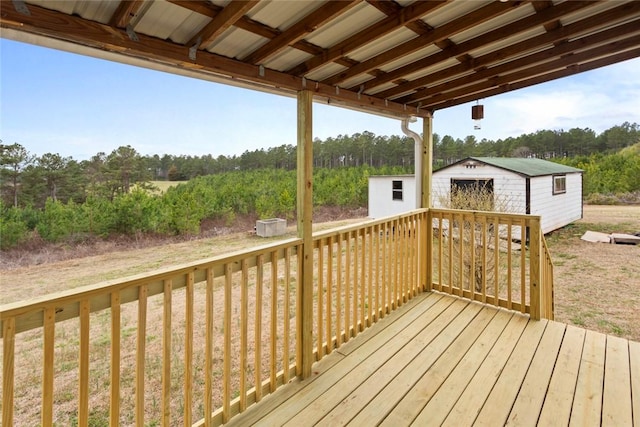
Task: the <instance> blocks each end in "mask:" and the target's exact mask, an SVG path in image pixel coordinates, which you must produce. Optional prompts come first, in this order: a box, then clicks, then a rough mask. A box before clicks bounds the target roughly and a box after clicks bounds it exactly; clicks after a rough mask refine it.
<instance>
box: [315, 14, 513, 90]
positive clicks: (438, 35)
mask: <svg viewBox="0 0 640 427" xmlns="http://www.w3.org/2000/svg"><path fill="white" fill-rule="evenodd" d="M520 4H521V3H520V2H508V3H503V2H494V3H489V4H488V5H486V6H484V7H481V8H480V9H478V10H475V11H473V12H471V13H468V14H466V15H464V16H462V17H460V18H458V19H455V20H453V21H451V22H449V23H447V24H444V25H442V26H440V27H438V28H434V30H433V31H431V32H429V33H427V34H424V35H422V36H418V37H416V38H414V39H412V40H409V41H408V42H405V43H403V44H401V45H399V46H396V47H395V48H394V49H391V50H388V51H386V52H383V53H381V54H380V55H377V56H374V57H373V58H370V59H368V60H366V61H363V62H361V63H360V64H358V65H355V66H353V67H351V68H349V69H348V70H345V71H343V72H341V73H338V74H336V75H334V76H332V77H329V78H328V79H325V80H323V83H326V84H328V85H337V84H339V83H341V82H343V81H345V80H347V79H349V78H351V77H355V76H357V75H358V74H362V73H366V72H367V71H370V70H372V69H374V68H377V67H380V66H382V65H384V64H387V63H389V62H392V61H395V60H396V59H399V58H401V57H403V56H405V55H410V54H412V53H414V52H415V51H417V50H419V49H423V48H424V47H425V46H428V45H430V44H433V43H437V42H440V41H443V40H445V39H447V38H449V37H450V36H451V35H453V34H457V33H460V32H462V31H464V30H467V29H469V28H471V27H473V26H474V25H478V24H479V23H482V22H486V21H488V20H490V19H491V18H494V17H496V16H498V15H501V14H503V13H505V11H507V10H513V9H514V8H516V7H519V6H520Z"/></svg>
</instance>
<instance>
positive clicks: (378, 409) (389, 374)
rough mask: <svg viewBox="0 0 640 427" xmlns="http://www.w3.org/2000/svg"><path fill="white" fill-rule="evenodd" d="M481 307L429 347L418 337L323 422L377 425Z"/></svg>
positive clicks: (467, 312) (463, 315)
mask: <svg viewBox="0 0 640 427" xmlns="http://www.w3.org/2000/svg"><path fill="white" fill-rule="evenodd" d="M481 308H482V306H480V305H479V304H469V305H467V306H466V307H465V308H464V309H463V310H462V311H461V312H460V313H459V315H458V316H456V317H455V318H454V319H453V320H451V321H450V322H449V323H448V324H447V326H446V327H445V328H444V329H443V330H442V332H441V333H440V334H439V335H438V336H437V337H435V338H434V339H433V340H432V341H430V342H429V343H428V344H426V343H425V342H424V341H422V339H421V338H419V337H416V339H415V340H412V341H411V342H409V343H408V344H407V345H406V346H405V347H403V348H402V349H401V350H400V351H398V352H397V353H396V354H394V355H393V356H392V357H391V358H389V359H388V361H387V362H386V363H385V364H384V365H383V366H381V367H380V368H379V369H378V370H376V371H375V372H374V373H373V375H371V376H370V377H368V378H367V379H366V380H365V381H364V382H362V383H361V384H360V385H359V386H358V387H357V388H356V389H354V390H353V391H352V392H351V393H350V394H349V396H347V397H346V398H344V400H343V401H342V402H340V403H339V405H337V406H336V407H335V408H334V409H333V410H332V411H331V412H329V413H327V414H326V415H325V416H324V417H323V418H322V419H321V421H320V423H321V424H325V425H337V424H343V423H351V424H352V425H356V426H359V425H360V426H361V425H375V424H376V423H377V422H378V421H379V420H380V417H382V416H383V415H384V414H386V413H387V412H389V411H390V410H391V409H392V408H393V406H395V403H396V402H397V401H398V400H399V399H401V398H402V397H403V396H404V395H405V394H406V393H407V391H408V390H409V389H411V387H412V386H413V385H415V383H416V381H418V380H419V379H420V377H421V375H422V374H423V373H424V372H425V371H426V370H427V369H429V368H430V367H431V366H432V365H433V364H434V363H435V362H436V360H438V358H439V357H440V355H442V354H443V353H444V352H445V351H446V349H447V348H448V347H450V346H451V345H452V343H454V342H455V341H456V340H457V339H458V338H459V337H460V336H461V334H463V333H464V332H465V329H468V326H469V323H470V322H472V321H474V320H475V317H476V316H477V315H478V314H479V313H480V311H481ZM487 317H489V316H486V314H485V315H483V316H482V319H483V320H480V321H478V323H479V325H478V326H479V328H483V327H484V325H486V322H487V321H488V319H486V318H487ZM483 322H484V324H483ZM474 329H475V328H474ZM465 339H468V338H465ZM427 349H428V351H426V350H427ZM356 414H357V416H356ZM354 416H355V418H354Z"/></svg>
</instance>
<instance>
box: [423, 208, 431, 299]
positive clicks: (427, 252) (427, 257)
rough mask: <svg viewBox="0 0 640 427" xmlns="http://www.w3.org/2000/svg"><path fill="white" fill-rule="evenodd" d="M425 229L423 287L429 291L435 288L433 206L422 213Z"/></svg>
mask: <svg viewBox="0 0 640 427" xmlns="http://www.w3.org/2000/svg"><path fill="white" fill-rule="evenodd" d="M422 218H423V220H422V224H423V230H424V232H423V233H422V238H423V239H422V240H423V244H422V250H423V252H422V253H423V254H424V257H423V262H422V263H421V264H422V265H421V268H420V273H421V275H422V277H423V278H424V279H423V280H424V285H423V287H422V289H423V290H424V291H426V292H429V291H431V290H432V289H433V213H432V212H431V208H427V212H426V213H425V214H424V215H422Z"/></svg>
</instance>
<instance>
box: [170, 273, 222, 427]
mask: <svg viewBox="0 0 640 427" xmlns="http://www.w3.org/2000/svg"><path fill="white" fill-rule="evenodd" d="M172 292H173V289H172V288H171V280H166V281H165V282H164V299H163V305H162V308H163V310H162V425H163V426H165V427H168V426H169V425H171V334H172V329H171V311H172V304H171V296H172V295H171V294H172ZM210 413H211V412H209V414H210ZM207 415H208V414H207ZM207 418H208V417H207Z"/></svg>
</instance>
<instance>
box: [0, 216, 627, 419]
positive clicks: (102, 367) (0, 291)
mask: <svg viewBox="0 0 640 427" xmlns="http://www.w3.org/2000/svg"><path fill="white" fill-rule="evenodd" d="M361 220H362V218H360V219H349V220H344V221H339V222H329V223H319V224H316V225H315V226H316V228H317V229H326V228H333V227H337V226H341V225H345V224H347V223H353V222H356V221H361ZM586 230H596V231H605V232H635V231H640V206H622V207H621V206H602V207H601V206H585V210H584V219H582V220H580V221H578V222H576V223H574V224H572V225H570V226H568V227H565V228H564V229H562V230H559V231H557V232H555V233H553V234H551V235H549V236H547V240H548V242H549V247H550V251H551V253H552V258H553V259H554V263H555V313H556V320H558V321H560V322H565V323H569V324H574V325H577V326H581V327H585V328H588V329H593V330H597V331H601V332H605V333H608V334H614V335H618V336H622V337H625V338H629V339H632V340H635V341H640V322H638V314H637V313H638V312H640V281H639V280H638V277H640V262H639V261H638V260H640V246H627V245H610V244H596V243H588V242H585V241H582V240H580V237H581V236H582V234H583V233H584V231H586ZM295 234H296V232H295V227H294V226H290V227H289V230H288V233H287V235H286V236H285V237H293V236H295ZM276 239H279V238H270V239H264V238H261V237H257V236H255V234H253V233H249V232H246V231H245V232H241V233H231V234H226V235H223V236H218V237H214V238H205V239H194V240H190V241H184V242H178V243H171V244H164V245H161V246H149V247H143V248H137V247H135V245H131V244H129V245H128V246H119V245H118V244H117V242H116V243H112V244H113V247H112V248H111V250H108V251H105V253H101V254H99V255H93V256H86V257H80V258H73V259H67V260H64V261H56V262H46V260H47V259H55V257H53V256H52V257H50V258H48V257H47V254H42V256H41V257H40V258H35V257H34V258H30V262H27V261H26V260H25V262H23V263H22V265H21V266H18V267H15V268H3V269H2V270H0V303H8V302H13V301H19V300H22V299H25V296H28V297H31V298H32V297H36V296H41V295H46V294H48V293H51V292H55V291H59V290H63V289H70V288H75V287H78V286H82V285H87V284H93V283H97V282H101V281H104V280H109V279H115V278H120V277H125V276H130V275H133V274H137V273H142V272H146V271H152V270H156V269H159V268H162V267H167V266H170V265H177V264H183V263H187V262H190V261H195V260H199V259H203V258H208V257H211V256H214V255H217V254H222V253H226V252H231V251H236V250H241V249H244V248H247V247H253V246H257V245H262V244H264V243H267V242H269V241H273V240H276ZM38 260H40V261H38ZM37 262H40V264H38V265H36V264H35V263H37ZM3 265H4V264H3ZM176 300H177V301H179V300H180V298H178V297H177V296H176ZM216 301H222V298H217V299H216ZM150 307H155V309H156V310H154V309H151V310H150V312H149V319H150V320H149V323H150V324H151V325H161V320H160V316H161V311H162V310H161V308H160V307H161V305H160V304H156V302H155V301H151V302H150ZM130 308H131V309H132V310H133V311H132V312H131V313H128V312H127V313H124V320H123V330H122V337H123V340H124V341H123V342H124V344H123V345H124V346H125V347H130V348H135V316H134V314H135V313H134V311H135V310H134V309H135V306H134V305H132V307H130ZM93 316H94V320H93V321H92V326H91V327H92V331H91V336H92V337H98V338H97V344H95V347H94V351H92V355H91V371H92V374H91V375H92V378H93V379H94V380H92V383H91V399H92V401H91V402H92V403H91V407H92V408H94V409H93V410H92V414H91V417H92V420H93V421H94V422H93V425H106V424H104V422H106V418H107V415H106V412H105V411H106V409H105V402H108V384H107V383H106V382H105V381H107V380H106V379H105V375H103V374H104V373H105V372H108V351H109V345H108V342H109V341H108V336H107V335H108V334H106V333H105V332H104V331H105V330H107V329H108V328H107V327H106V326H105V325H107V324H108V323H109V315H108V313H107V312H104V313H96V314H95V315H93ZM132 319H133V320H132ZM132 325H133V326H132ZM77 327H78V326H77V322H75V321H69V322H64V324H61V325H59V326H57V327H56V356H55V361H56V377H55V378H56V379H55V381H56V385H55V390H56V406H57V408H58V409H57V410H59V411H61V412H62V413H63V414H61V415H60V417H59V418H57V419H58V420H61V422H63V423H64V424H69V423H70V424H73V423H74V421H75V420H74V419H73V416H74V410H75V405H76V400H75V397H76V393H77V386H76V383H77V379H76V378H75V376H76V375H77V370H76V369H75V368H74V367H75V366H76V365H77V361H76V359H77V354H78V340H77V338H75V331H76V330H77ZM103 328H104V329H103ZM175 333H176V334H180V333H181V332H180V330H179V329H176V332H175ZM103 335H104V337H105V338H104V339H102V337H103ZM160 336H161V332H160V331H159V330H157V331H156V330H155V329H150V330H149V333H148V336H147V338H148V343H147V345H148V353H147V354H148V364H149V366H150V368H149V369H150V372H151V373H150V374H149V375H150V378H151V377H153V378H155V380H157V379H158V378H159V374H158V373H157V372H156V370H157V369H156V368H158V369H159V366H160V362H159V360H161V359H160V353H161V348H160V342H161V340H160ZM23 338H25V339H22V340H21V343H20V344H19V346H18V347H17V348H16V351H17V354H16V363H17V364H18V366H17V367H16V369H17V372H19V379H18V380H19V381H18V384H21V386H20V388H19V390H16V393H19V396H17V397H20V400H21V402H31V401H34V402H36V401H38V402H39V393H40V388H41V386H40V381H41V378H40V377H39V375H40V372H39V368H38V367H39V365H40V363H41V362H40V360H39V359H38V356H37V354H39V349H40V348H41V347H42V338H41V337H40V336H39V335H38V334H36V333H31V332H30V333H27V334H26V335H25V336H24V337H23ZM0 353H1V352H0ZM176 354H179V352H177V353H176ZM133 366H134V365H133V364H126V366H124V367H123V371H122V377H123V383H126V384H129V385H130V383H131V384H132V383H133V381H132V378H133V375H134V369H133ZM175 366H176V367H178V366H180V361H179V360H177V359H176V361H175ZM152 368H153V369H152ZM154 369H156V370H154ZM156 377H157V378H156ZM156 382H157V381H156ZM156 382H154V380H153V379H151V380H150V383H149V388H150V389H151V390H155V389H157V388H158V387H160V385H158V384H156ZM26 384H31V386H25V385H26ZM129 385H128V386H127V387H129ZM126 393H131V394H133V389H132V388H130V387H129V388H127V389H126ZM129 403H130V402H128V403H127V404H129ZM38 404H39V403H38ZM38 404H35V405H29V404H27V405H22V406H20V408H19V409H17V412H16V420H19V421H20V422H19V424H21V425H33V424H37V421H38ZM127 408H129V407H128V406H127ZM173 410H175V411H176V412H174V413H176V414H179V408H174V409H173ZM149 411H150V412H151V413H152V414H156V413H157V411H158V407H157V402H155V403H154V404H153V405H150V407H149ZM125 412H127V413H128V411H125ZM22 421H24V422H22ZM121 421H122V422H123V423H124V424H127V425H129V424H133V420H132V419H122V420H121Z"/></svg>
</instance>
